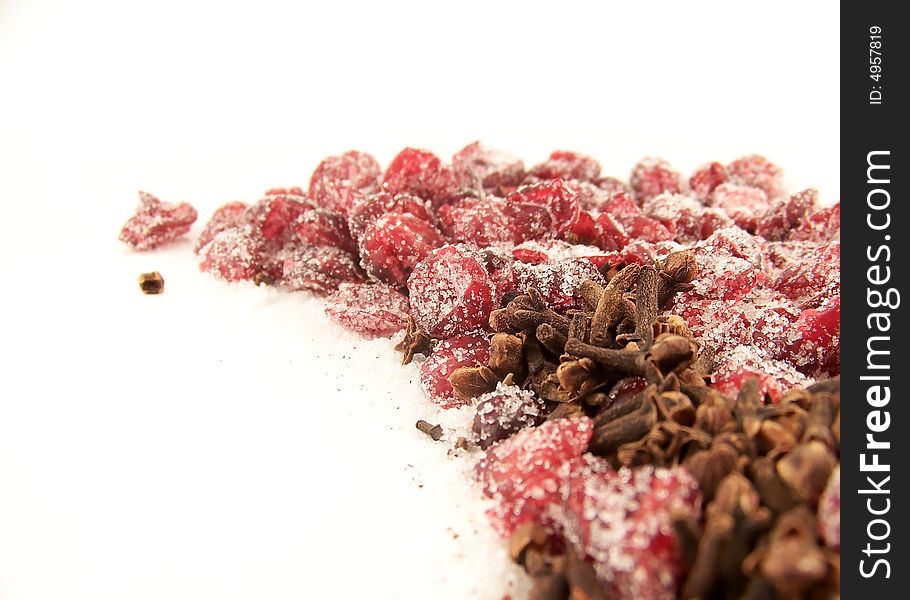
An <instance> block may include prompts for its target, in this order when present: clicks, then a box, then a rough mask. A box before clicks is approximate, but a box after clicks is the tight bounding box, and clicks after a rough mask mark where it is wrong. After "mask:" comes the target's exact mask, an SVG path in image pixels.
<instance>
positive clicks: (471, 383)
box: [449, 365, 499, 402]
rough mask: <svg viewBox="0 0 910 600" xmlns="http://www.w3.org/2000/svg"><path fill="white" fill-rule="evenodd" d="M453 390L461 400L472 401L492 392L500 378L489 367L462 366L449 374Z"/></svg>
mask: <svg viewBox="0 0 910 600" xmlns="http://www.w3.org/2000/svg"><path fill="white" fill-rule="evenodd" d="M449 383H451V384H452V391H453V392H455V397H456V398H458V399H459V400H462V401H465V402H470V401H471V400H472V399H474V398H476V397H477V396H480V395H483V394H486V393H487V392H492V391H493V390H495V389H496V384H498V383H499V378H498V377H496V374H495V373H493V371H491V370H490V369H489V368H488V367H485V366H483V365H481V366H478V367H461V368H458V369H455V370H454V371H453V372H452V374H451V375H449Z"/></svg>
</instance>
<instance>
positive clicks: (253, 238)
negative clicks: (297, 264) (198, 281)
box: [199, 225, 280, 281]
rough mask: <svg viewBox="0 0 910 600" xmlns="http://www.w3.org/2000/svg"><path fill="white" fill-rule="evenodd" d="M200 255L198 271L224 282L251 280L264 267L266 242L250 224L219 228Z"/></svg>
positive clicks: (264, 268) (200, 251)
mask: <svg viewBox="0 0 910 600" xmlns="http://www.w3.org/2000/svg"><path fill="white" fill-rule="evenodd" d="M199 256H200V257H201V258H202V262H200V263H199V269H200V270H202V271H206V272H207V273H211V274H212V275H215V276H216V277H219V278H221V279H224V280H225V281H242V280H247V279H252V278H253V276H254V275H256V274H257V273H260V272H263V271H265V270H267V267H266V262H267V255H266V252H265V243H264V241H263V240H262V238H261V237H258V236H257V235H256V234H255V232H254V231H253V227H252V226H251V225H241V226H238V227H229V228H227V229H223V230H221V231H219V232H218V233H216V234H215V235H214V236H213V237H212V239H211V240H210V241H209V242H208V243H207V244H206V245H205V246H203V247H202V248H200V249H199ZM279 274H280V273H279Z"/></svg>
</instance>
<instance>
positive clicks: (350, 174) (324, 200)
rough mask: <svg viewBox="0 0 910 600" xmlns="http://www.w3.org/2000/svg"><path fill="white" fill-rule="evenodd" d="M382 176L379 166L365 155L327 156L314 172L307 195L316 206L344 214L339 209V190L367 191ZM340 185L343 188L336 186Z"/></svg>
mask: <svg viewBox="0 0 910 600" xmlns="http://www.w3.org/2000/svg"><path fill="white" fill-rule="evenodd" d="M381 174H382V168H381V167H380V166H379V163H378V162H377V161H376V159H375V158H373V157H372V156H371V155H369V154H367V153H365V152H358V151H357V150H349V151H348V152H345V153H344V154H341V155H339V156H329V157H328V158H325V159H323V161H322V162H321V163H319V166H317V167H316V170H315V171H313V175H312V176H311V177H310V193H309V196H310V199H311V200H313V202H315V203H316V205H317V206H321V207H323V208H328V209H330V210H337V211H339V212H344V213H346V211H345V210H341V208H343V207H341V206H338V204H339V200H338V188H339V187H347V188H348V189H351V190H354V191H358V192H370V191H372V190H373V189H374V188H375V187H377V186H378V184H379V176H380V175H381ZM339 183H342V184H346V186H339ZM342 203H343V202H342Z"/></svg>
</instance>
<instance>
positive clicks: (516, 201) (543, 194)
mask: <svg viewBox="0 0 910 600" xmlns="http://www.w3.org/2000/svg"><path fill="white" fill-rule="evenodd" d="M505 200H506V205H505V208H504V211H505V213H506V215H507V216H509V217H510V218H512V219H514V220H515V224H516V225H517V226H519V227H521V228H523V229H524V231H525V232H526V235H525V237H524V238H523V239H522V240H521V241H524V240H539V239H550V238H554V237H559V236H561V235H563V234H564V233H565V232H567V231H569V230H570V229H572V226H573V225H575V221H576V220H577V219H578V212H579V210H580V209H579V206H578V193H577V192H575V190H573V189H572V188H571V187H570V186H568V185H566V183H565V182H563V181H561V180H559V179H555V180H552V181H542V182H540V183H535V184H532V185H525V186H522V187H520V188H518V189H517V190H515V191H514V192H512V193H511V194H509V195H507V196H506V198H505ZM541 209H542V210H541Z"/></svg>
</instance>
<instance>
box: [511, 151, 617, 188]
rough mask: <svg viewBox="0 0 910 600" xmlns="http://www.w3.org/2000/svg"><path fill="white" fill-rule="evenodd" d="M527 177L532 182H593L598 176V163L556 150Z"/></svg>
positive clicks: (578, 155)
mask: <svg viewBox="0 0 910 600" xmlns="http://www.w3.org/2000/svg"><path fill="white" fill-rule="evenodd" d="M528 175H529V176H530V177H531V178H533V180H541V179H575V180H577V181H594V180H596V179H597V178H598V177H599V176H600V163H599V162H597V161H596V160H594V159H593V158H591V157H590V156H585V155H584V154H578V153H575V152H568V151H565V150H557V151H556V152H553V153H552V154H550V158H549V159H548V160H546V161H544V162H542V163H540V164H538V165H534V166H533V167H532V168H531V170H530V172H529V173H528Z"/></svg>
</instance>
